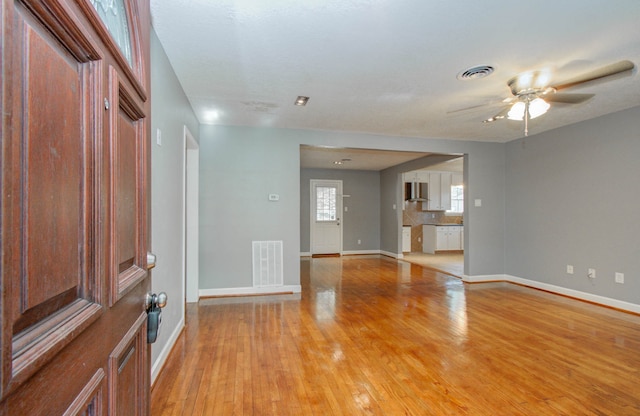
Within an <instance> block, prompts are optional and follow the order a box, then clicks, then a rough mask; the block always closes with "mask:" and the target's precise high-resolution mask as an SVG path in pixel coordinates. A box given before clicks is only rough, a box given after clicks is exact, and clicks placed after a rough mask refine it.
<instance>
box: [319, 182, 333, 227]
mask: <svg viewBox="0 0 640 416" xmlns="http://www.w3.org/2000/svg"><path fill="white" fill-rule="evenodd" d="M336 197H337V194H336V188H335V187H332V186H317V187H316V204H317V205H316V221H319V222H323V221H335V220H336Z"/></svg>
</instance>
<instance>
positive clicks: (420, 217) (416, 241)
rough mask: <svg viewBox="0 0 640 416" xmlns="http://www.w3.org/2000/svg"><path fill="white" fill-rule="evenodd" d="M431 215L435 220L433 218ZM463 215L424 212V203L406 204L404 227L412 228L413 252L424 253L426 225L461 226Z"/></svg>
mask: <svg viewBox="0 0 640 416" xmlns="http://www.w3.org/2000/svg"><path fill="white" fill-rule="evenodd" d="M431 215H433V216H434V218H431ZM461 223H462V215H445V213H444V211H423V210H422V202H409V201H405V202H404V210H403V211H402V225H410V226H411V251H420V252H421V251H422V226H423V225H424V224H461Z"/></svg>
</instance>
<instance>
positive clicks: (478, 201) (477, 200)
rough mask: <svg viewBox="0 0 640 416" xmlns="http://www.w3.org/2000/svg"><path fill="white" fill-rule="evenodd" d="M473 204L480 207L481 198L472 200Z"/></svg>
mask: <svg viewBox="0 0 640 416" xmlns="http://www.w3.org/2000/svg"><path fill="white" fill-rule="evenodd" d="M473 205H475V206H476V207H481V206H482V199H476V200H474V201H473Z"/></svg>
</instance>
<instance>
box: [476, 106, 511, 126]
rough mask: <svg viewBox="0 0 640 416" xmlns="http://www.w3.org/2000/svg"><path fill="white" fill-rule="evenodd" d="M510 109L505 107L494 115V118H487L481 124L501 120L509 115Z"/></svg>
mask: <svg viewBox="0 0 640 416" xmlns="http://www.w3.org/2000/svg"><path fill="white" fill-rule="evenodd" d="M510 109H511V107H505V108H503V109H502V110H501V111H500V112H499V113H498V114H496V115H495V116H493V117H489V118H488V119H486V120H483V121H482V122H483V123H491V122H493V121H496V120H502V119H503V118H506V117H507V114H508V113H509V110H510Z"/></svg>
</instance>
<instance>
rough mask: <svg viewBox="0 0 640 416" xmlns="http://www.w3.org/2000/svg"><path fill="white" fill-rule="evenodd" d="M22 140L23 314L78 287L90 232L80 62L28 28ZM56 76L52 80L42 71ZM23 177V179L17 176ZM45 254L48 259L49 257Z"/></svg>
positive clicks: (26, 35)
mask: <svg viewBox="0 0 640 416" xmlns="http://www.w3.org/2000/svg"><path fill="white" fill-rule="evenodd" d="M25 32H26V33H25V41H26V42H25V43H26V45H25V46H26V48H27V49H28V51H29V53H28V56H27V59H26V62H25V67H26V68H25V75H26V76H25V80H24V82H25V85H24V89H23V91H24V97H23V100H22V101H23V108H24V119H25V121H26V123H25V124H26V131H25V133H24V136H23V140H22V141H23V149H24V150H23V152H24V155H23V157H24V166H23V176H24V178H23V179H22V182H23V187H26V189H23V192H24V193H25V194H26V195H29V198H28V199H26V200H25V201H23V214H22V215H23V217H24V218H25V219H26V221H25V223H26V224H25V225H26V226H25V227H23V229H22V232H23V238H22V240H23V244H24V249H23V250H24V256H23V257H24V263H25V266H26V267H25V270H23V273H22V276H21V277H22V279H21V280H22V282H21V283H22V285H21V286H22V287H21V290H22V293H23V295H22V302H21V303H22V304H21V305H20V312H24V311H25V310H27V309H30V308H33V307H35V306H37V305H40V304H42V303H44V302H46V301H47V300H49V299H51V298H53V297H55V296H56V295H59V294H61V293H64V292H66V291H67V290H69V289H72V288H75V287H77V286H78V282H79V281H80V276H81V273H82V264H83V263H84V262H83V255H86V252H87V250H86V247H84V245H83V244H81V241H82V240H83V238H82V235H83V234H84V233H86V232H87V230H86V224H85V223H84V221H83V217H84V215H83V211H84V210H85V206H86V200H87V192H88V191H89V189H87V186H86V184H84V183H83V179H84V175H83V168H84V165H85V163H84V159H85V157H84V156H85V152H84V149H85V147H86V144H85V143H86V142H87V140H88V139H89V138H88V137H86V136H85V134H84V131H83V130H84V129H83V122H82V117H83V116H86V114H83V113H84V111H82V110H83V106H82V102H83V91H82V85H83V79H82V78H83V70H82V65H81V64H79V63H77V62H75V61H71V62H68V61H69V60H68V59H65V58H66V56H65V55H66V54H65V52H64V51H61V50H60V49H61V48H60V47H58V48H55V47H52V45H50V44H49V43H47V42H46V41H45V40H44V39H43V38H42V37H41V36H40V35H39V34H38V33H37V32H36V31H34V30H33V29H32V28H31V27H29V26H27V27H26V30H25ZM47 72H48V73H49V75H50V76H51V77H52V78H53V79H56V82H55V83H53V82H51V81H50V78H48V77H47V78H45V77H43V76H42V74H43V73H47ZM16 179H17V178H16ZM45 253H46V254H45Z"/></svg>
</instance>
